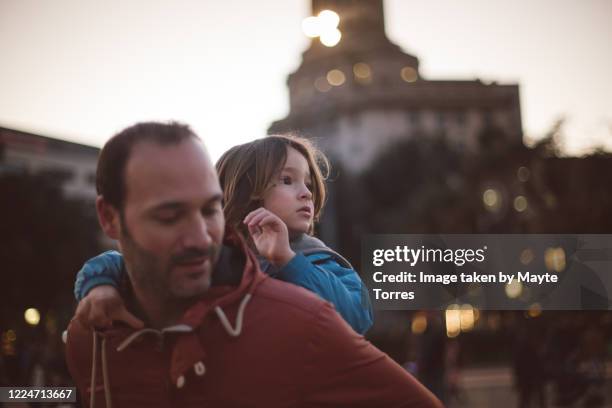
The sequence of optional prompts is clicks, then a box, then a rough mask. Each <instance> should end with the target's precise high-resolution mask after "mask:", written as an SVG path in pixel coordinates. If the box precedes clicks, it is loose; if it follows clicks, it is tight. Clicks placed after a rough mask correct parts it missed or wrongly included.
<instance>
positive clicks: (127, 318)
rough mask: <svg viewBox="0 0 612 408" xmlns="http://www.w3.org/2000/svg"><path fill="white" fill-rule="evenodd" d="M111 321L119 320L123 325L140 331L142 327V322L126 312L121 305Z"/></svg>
mask: <svg viewBox="0 0 612 408" xmlns="http://www.w3.org/2000/svg"><path fill="white" fill-rule="evenodd" d="M113 320H120V321H122V322H124V323H127V325H128V326H130V327H132V328H134V329H142V328H143V327H144V323H143V321H142V320H140V319H139V318H137V317H136V316H134V315H133V314H131V313H130V312H128V310H127V309H126V308H125V306H123V305H121V307H120V309H119V310H118V311H117V312H116V313H114V315H113Z"/></svg>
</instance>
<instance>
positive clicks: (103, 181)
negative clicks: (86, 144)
mask: <svg viewBox="0 0 612 408" xmlns="http://www.w3.org/2000/svg"><path fill="white" fill-rule="evenodd" d="M189 138H194V139H197V140H199V138H198V136H197V135H196V134H195V133H194V132H193V130H191V128H190V127H189V126H187V125H185V124H182V123H178V122H168V123H161V122H141V123H137V124H135V125H132V126H130V127H128V128H126V129H124V130H122V131H121V132H119V133H117V134H116V135H115V136H113V137H111V138H110V139H109V140H108V142H106V144H105V145H104V147H103V148H102V151H101V152H100V156H99V158H98V168H97V170H96V190H97V192H98V195H101V196H102V197H104V200H105V201H106V202H107V203H109V204H111V205H112V206H113V207H115V208H116V209H118V210H120V211H121V210H123V205H124V204H125V195H126V184H125V167H126V164H127V162H128V160H129V158H130V154H131V152H132V148H133V147H134V145H135V144H137V143H139V142H144V141H147V142H154V143H158V144H160V145H176V144H179V143H181V142H182V141H183V140H185V139H189Z"/></svg>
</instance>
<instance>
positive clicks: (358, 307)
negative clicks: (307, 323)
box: [275, 254, 373, 334]
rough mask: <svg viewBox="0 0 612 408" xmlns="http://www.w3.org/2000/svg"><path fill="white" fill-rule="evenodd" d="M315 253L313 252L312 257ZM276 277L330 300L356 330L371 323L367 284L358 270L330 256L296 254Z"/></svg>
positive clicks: (361, 329)
mask: <svg viewBox="0 0 612 408" xmlns="http://www.w3.org/2000/svg"><path fill="white" fill-rule="evenodd" d="M316 256H317V254H313V255H310V258H315V257H316ZM275 277H277V278H278V279H280V280H283V281H285V282H289V283H293V284H295V285H298V286H301V287H303V288H306V289H308V290H310V291H312V292H314V293H316V294H317V295H319V296H320V297H322V298H323V299H325V300H327V301H328V302H331V303H332V304H333V305H334V306H335V308H336V310H337V311H338V313H340V315H341V316H342V317H343V318H344V320H346V322H347V323H348V324H349V325H350V326H351V327H352V328H353V329H354V330H355V331H356V332H357V333H360V334H363V333H365V332H366V331H367V330H368V329H369V328H370V326H372V322H373V317H372V305H371V302H370V297H369V294H368V290H367V288H366V287H365V285H364V284H363V283H362V282H361V279H360V278H359V275H357V272H355V271H354V270H353V269H349V268H343V267H342V266H340V265H339V264H338V263H337V262H336V261H335V260H333V258H332V257H331V256H330V257H323V258H321V259H316V258H315V259H314V260H313V261H311V260H310V259H309V258H308V257H306V256H304V255H303V254H297V255H296V256H294V257H293V258H292V259H291V261H289V263H287V264H286V265H285V266H283V267H282V268H281V269H280V270H279V271H278V273H277V274H276V275H275Z"/></svg>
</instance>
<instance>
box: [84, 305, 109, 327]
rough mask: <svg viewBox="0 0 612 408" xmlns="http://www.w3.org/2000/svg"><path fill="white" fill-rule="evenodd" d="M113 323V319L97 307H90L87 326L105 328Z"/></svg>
mask: <svg viewBox="0 0 612 408" xmlns="http://www.w3.org/2000/svg"><path fill="white" fill-rule="evenodd" d="M112 325H113V321H112V320H111V319H110V318H109V316H107V314H106V313H104V312H102V311H100V309H99V308H95V307H92V308H91V309H90V313H89V326H90V327H97V328H100V329H107V328H109V327H111V326H112Z"/></svg>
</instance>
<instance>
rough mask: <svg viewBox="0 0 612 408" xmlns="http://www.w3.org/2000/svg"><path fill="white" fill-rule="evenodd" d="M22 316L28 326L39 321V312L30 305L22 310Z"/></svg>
mask: <svg viewBox="0 0 612 408" xmlns="http://www.w3.org/2000/svg"><path fill="white" fill-rule="evenodd" d="M23 318H24V319H25V321H26V323H27V324H29V325H30V326H36V325H38V323H40V312H39V311H38V310H37V309H34V308H33V307H31V308H29V309H27V310H26V311H25V312H24V314H23Z"/></svg>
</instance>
